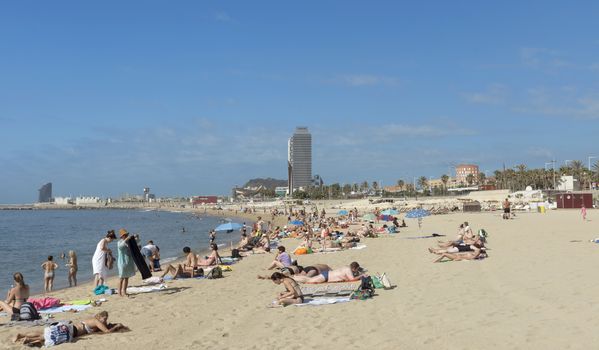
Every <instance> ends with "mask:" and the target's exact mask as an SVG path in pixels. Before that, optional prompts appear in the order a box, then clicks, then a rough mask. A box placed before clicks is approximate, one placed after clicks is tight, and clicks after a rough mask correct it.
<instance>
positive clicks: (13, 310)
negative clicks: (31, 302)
mask: <svg viewBox="0 0 599 350" xmlns="http://www.w3.org/2000/svg"><path fill="white" fill-rule="evenodd" d="M12 278H13V280H14V282H15V286H14V287H12V288H11V289H10V290H9V291H8V295H7V297H6V301H0V311H4V312H6V313H7V314H8V316H11V317H12V316H13V314H16V315H18V314H19V313H20V312H21V311H20V308H21V305H23V303H24V302H26V301H27V299H28V298H29V285H27V284H25V280H24V278H23V275H22V274H21V273H20V272H15V273H14V274H13V275H12Z"/></svg>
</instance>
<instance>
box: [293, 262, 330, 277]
mask: <svg viewBox="0 0 599 350" xmlns="http://www.w3.org/2000/svg"><path fill="white" fill-rule="evenodd" d="M331 270H332V269H331V267H330V266H329V265H327V264H314V265H310V266H305V267H303V268H302V271H300V273H299V274H300V275H302V276H306V277H314V276H318V275H320V274H321V273H322V272H323V271H331Z"/></svg>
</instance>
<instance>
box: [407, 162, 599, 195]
mask: <svg viewBox="0 0 599 350" xmlns="http://www.w3.org/2000/svg"><path fill="white" fill-rule="evenodd" d="M597 163H598V164H599V162H597ZM404 185H405V182H404V181H403V180H397V187H399V190H400V191H401V190H403V187H404Z"/></svg>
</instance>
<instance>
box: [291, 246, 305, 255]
mask: <svg viewBox="0 0 599 350" xmlns="http://www.w3.org/2000/svg"><path fill="white" fill-rule="evenodd" d="M294 253H295V255H305V254H308V249H306V248H304V247H300V248H297V249H296V250H295V252H294Z"/></svg>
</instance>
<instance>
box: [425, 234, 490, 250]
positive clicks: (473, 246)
mask: <svg viewBox="0 0 599 350" xmlns="http://www.w3.org/2000/svg"><path fill="white" fill-rule="evenodd" d="M483 247H484V243H483V242H482V241H481V239H480V237H479V238H476V239H475V241H474V242H472V243H471V244H468V243H465V242H464V243H459V244H455V243H454V244H452V245H451V246H449V247H447V248H446V249H434V248H428V251H429V252H431V253H433V254H443V253H459V252H472V251H477V250H479V249H481V248H483Z"/></svg>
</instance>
